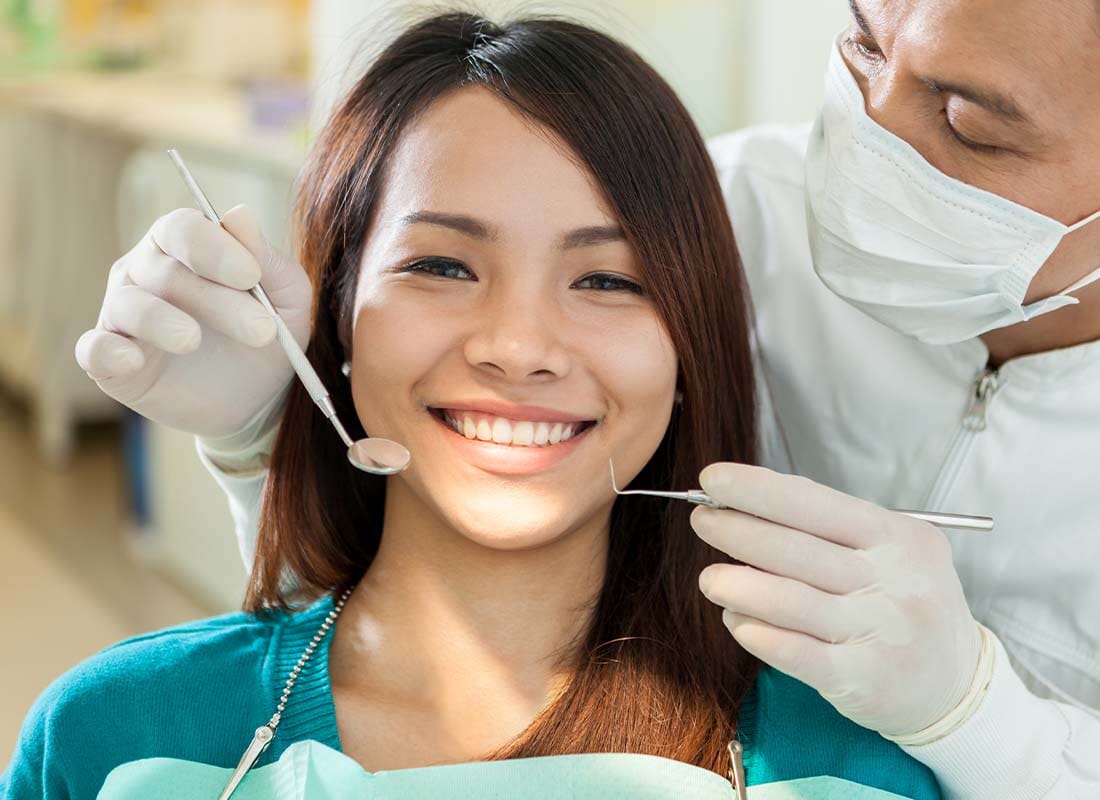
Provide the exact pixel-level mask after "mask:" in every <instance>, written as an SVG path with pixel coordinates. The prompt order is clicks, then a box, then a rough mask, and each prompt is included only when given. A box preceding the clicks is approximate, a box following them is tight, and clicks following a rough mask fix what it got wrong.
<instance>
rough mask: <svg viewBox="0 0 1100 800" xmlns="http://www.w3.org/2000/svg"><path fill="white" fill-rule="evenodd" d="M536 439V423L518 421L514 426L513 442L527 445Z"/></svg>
mask: <svg viewBox="0 0 1100 800" xmlns="http://www.w3.org/2000/svg"><path fill="white" fill-rule="evenodd" d="M534 441H535V423H533V422H517V423H516V424H515V425H513V426H512V444H518V445H521V446H523V447H527V446H528V445H530V444H531V443H533V442H534Z"/></svg>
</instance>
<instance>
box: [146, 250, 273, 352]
mask: <svg viewBox="0 0 1100 800" xmlns="http://www.w3.org/2000/svg"><path fill="white" fill-rule="evenodd" d="M130 279H131V280H132V281H133V282H134V283H135V284H137V285H138V286H140V287H141V288H143V289H145V290H146V291H148V292H150V293H151V294H154V295H156V296H157V297H160V298H161V299H162V300H165V301H167V302H169V303H171V304H172V305H173V306H175V307H176V308H178V309H180V310H181V311H183V312H184V313H186V314H188V315H189V316H190V317H192V318H193V319H194V320H196V321H197V322H198V323H199V324H200V325H203V326H207V325H209V326H210V327H212V328H214V329H215V330H219V331H221V332H222V333H224V334H225V335H226V336H229V337H231V338H233V339H236V340H237V341H239V342H241V343H242V344H246V345H248V346H250V347H264V346H266V345H269V344H271V342H272V341H273V340H274V339H275V320H273V319H272V318H271V315H270V314H268V313H267V311H265V310H264V307H263V306H261V305H260V304H259V302H257V301H256V300H255V298H253V297H251V296H250V295H249V294H248V293H246V292H242V291H240V290H238V289H230V288H228V287H226V286H222V285H221V284H220V283H214V282H213V281H209V280H207V279H206V278H203V277H201V276H199V275H197V274H195V273H194V272H192V271H191V270H189V269H188V268H187V267H185V266H184V265H183V264H181V263H180V262H179V261H177V260H176V259H174V258H172V257H171V256H168V255H164V254H163V253H158V254H156V255H153V256H151V257H148V258H145V259H142V260H141V261H140V262H138V263H135V264H134V265H133V266H132V267H131V268H130Z"/></svg>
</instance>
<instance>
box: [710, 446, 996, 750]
mask: <svg viewBox="0 0 1100 800" xmlns="http://www.w3.org/2000/svg"><path fill="white" fill-rule="evenodd" d="M700 481H701V485H702V487H703V489H704V490H705V491H706V492H707V493H708V494H710V496H711V497H713V498H714V499H716V500H718V501H719V502H721V503H722V504H724V505H727V506H730V508H732V509H736V510H731V511H725V510H721V509H711V508H705V507H702V506H700V507H698V508H696V509H695V510H694V511H693V512H692V516H691V524H692V527H693V528H694V529H695V531H696V533H698V534H699V536H700V537H701V538H702V539H703V540H704V541H706V542H707V543H708V544H710V545H711V546H713V547H715V548H717V549H718V550H721V551H723V552H725V553H728V554H729V555H730V556H732V557H733V558H735V559H736V560H738V561H741V562H743V564H744V565H734V564H714V565H711V566H709V567H707V568H706V569H705V570H703V572H702V573H701V574H700V576H699V585H700V588H701V589H702V591H703V593H704V594H705V595H706V596H707V598H708V599H710V600H711V601H712V602H714V603H716V604H718V605H720V606H722V607H723V608H724V609H725V610H724V611H723V614H722V617H723V620H724V621H725V623H726V627H728V628H729V630H730V632H731V633H732V634H733V636H734V637H735V638H736V639H737V641H738V642H740V643H741V645H742V646H743V647H744V648H745V649H746V650H748V651H749V652H750V653H753V654H754V655H756V656H757V657H758V658H760V659H761V660H762V661H764V662H766V663H768V664H770V665H772V666H773V667H775V668H776V669H778V670H780V671H781V672H785V673H787V674H789V675H791V676H793V677H794V678H797V679H798V680H800V681H802V682H803V683H806V684H809V685H810V686H812V687H814V688H815V689H817V690H818V691H819V692H820V693H821V695H822V696H823V697H825V699H826V700H828V701H829V702H830V703H832V704H833V705H834V706H835V707H836V708H837V710H839V711H840V713H841V714H843V715H844V716H846V717H848V718H849V719H851V720H853V721H854V722H856V723H858V724H859V725H862V726H863V727H866V728H870V729H872V730H876V731H879V732H880V733H883V734H885V735H888V736H906V735H909V734H912V733H915V732H917V731H920V730H923V729H924V728H926V727H928V726H929V725H931V724H933V723H935V722H938V721H939V720H940V719H942V718H943V717H944V716H945V715H946V714H947V713H948V712H949V711H951V710H952V709H953V708H954V707H955V706H957V705H958V704H959V702H960V701H961V700H962V699H963V697H964V696H965V695H966V692H967V689H968V688H969V686H970V683H971V681H972V680H973V678H974V674H975V670H976V667H977V663H978V655H979V652H980V647H981V634H980V631H979V628H978V625H977V623H976V622H975V620H974V618H973V617H972V616H971V613H970V609H969V607H968V606H967V603H966V598H965V597H964V595H963V590H962V586H961V584H960V583H959V578H958V575H957V574H956V572H955V568H954V565H953V564H952V561H951V546H950V543H949V542H948V541H947V539H946V537H945V536H944V535H943V533H942V532H941V531H939V530H938V529H937V528H935V527H933V526H932V525H930V524H928V523H925V522H919V521H917V520H913V519H910V518H909V517H906V516H904V515H902V514H897V513H894V512H891V511H887V510H885V509H882V508H879V507H878V506H875V505H873V504H871V503H868V502H865V501H863V500H858V499H856V498H854V497H850V496H848V495H846V494H843V493H842V492H838V491H834V490H832V489H829V488H827V487H825V486H821V485H819V484H816V483H814V482H813V481H810V480H807V479H805V478H798V477H793V476H789V475H781V474H779V473H775V472H772V471H770V470H766V469H763V468H760V467H752V466H746V465H741V464H712V465H710V466H709V467H707V468H706V469H705V470H703V472H702V474H701V475H700Z"/></svg>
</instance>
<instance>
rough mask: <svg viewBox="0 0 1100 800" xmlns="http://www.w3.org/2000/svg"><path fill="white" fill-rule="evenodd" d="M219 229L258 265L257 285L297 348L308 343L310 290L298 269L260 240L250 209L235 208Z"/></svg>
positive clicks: (254, 218) (306, 278)
mask: <svg viewBox="0 0 1100 800" xmlns="http://www.w3.org/2000/svg"><path fill="white" fill-rule="evenodd" d="M222 227H223V228H225V230H226V231H228V232H229V234H230V235H231V236H232V237H233V238H234V239H236V240H237V241H238V242H240V243H241V244H242V245H244V246H245V248H246V249H247V250H248V251H249V252H250V253H251V254H252V256H253V257H254V258H255V259H256V261H257V262H259V264H260V269H261V277H260V284H261V285H262V286H263V288H264V291H265V292H266V293H267V296H268V298H270V300H271V302H272V304H273V305H274V306H275V308H276V310H277V311H278V312H279V316H281V317H282V318H283V321H285V322H286V324H287V326H288V327H289V328H290V330H291V331H292V332H293V333H294V338H295V339H296V340H297V341H298V344H299V345H300V346H301V347H302V349H305V347H306V345H307V344H308V343H309V332H310V331H309V322H310V311H311V309H312V303H313V289H312V286H311V284H310V281H309V276H308V275H307V274H306V271H305V270H304V269H303V268H302V267H301V265H300V264H299V263H298V262H297V261H296V260H294V259H293V258H291V257H290V256H288V255H286V254H285V253H283V252H282V251H281V250H279V249H278V248H276V247H273V246H272V245H271V243H270V242H269V241H268V239H267V237H266V236H264V232H263V229H262V228H261V227H260V221H259V219H257V217H256V214H255V212H254V211H252V209H250V208H249V207H248V206H245V205H237V206H234V207H233V208H231V209H229V211H227V212H226V213H225V214H224V215H223V216H222Z"/></svg>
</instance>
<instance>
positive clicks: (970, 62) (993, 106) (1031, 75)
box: [849, 0, 1100, 132]
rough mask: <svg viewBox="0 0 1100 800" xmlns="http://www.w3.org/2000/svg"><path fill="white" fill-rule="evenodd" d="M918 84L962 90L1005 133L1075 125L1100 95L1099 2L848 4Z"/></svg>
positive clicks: (894, 0) (883, 0)
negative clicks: (999, 119)
mask: <svg viewBox="0 0 1100 800" xmlns="http://www.w3.org/2000/svg"><path fill="white" fill-rule="evenodd" d="M849 4H850V6H851V9H852V14H853V17H854V18H855V19H856V21H857V23H860V22H862V23H863V25H866V27H867V28H868V29H870V30H871V32H872V33H873V35H874V37H875V39H876V40H877V41H878V42H879V44H880V45H881V46H882V47H884V48H886V49H887V50H888V51H890V52H891V54H892V55H893V56H894V57H895V58H897V59H900V60H901V61H903V63H904V67H905V69H906V71H907V72H908V73H910V74H911V76H912V77H913V78H915V79H917V80H921V81H925V82H934V83H936V84H939V85H941V86H942V85H947V86H950V87H951V88H957V89H961V90H962V91H961V92H960V93H959V94H961V95H962V96H964V97H965V96H966V95H972V96H973V97H974V98H975V99H976V100H981V101H988V102H982V103H979V105H982V106H983V107H987V108H989V109H990V110H991V112H993V113H998V112H1007V113H1004V114H1002V116H1003V117H1004V119H1005V121H1006V123H1008V124H1016V125H1022V124H1029V125H1031V126H1032V127H1033V128H1035V129H1036V131H1047V132H1049V131H1053V130H1064V129H1065V128H1066V127H1067V126H1068V127H1072V126H1073V125H1074V123H1075V122H1079V121H1080V120H1081V119H1083V118H1084V115H1085V114H1086V113H1087V112H1088V111H1089V110H1090V109H1091V108H1092V107H1093V106H1094V104H1095V102H1096V96H1097V94H1100V2H1097V0H849Z"/></svg>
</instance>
